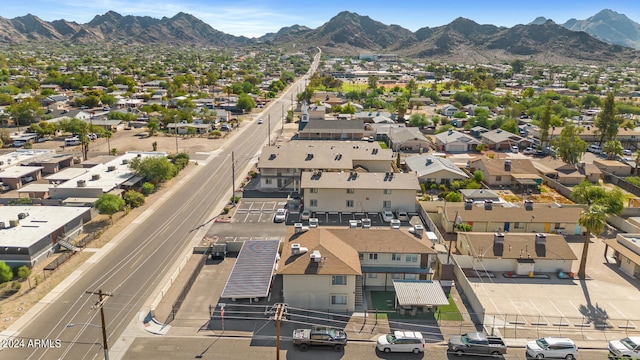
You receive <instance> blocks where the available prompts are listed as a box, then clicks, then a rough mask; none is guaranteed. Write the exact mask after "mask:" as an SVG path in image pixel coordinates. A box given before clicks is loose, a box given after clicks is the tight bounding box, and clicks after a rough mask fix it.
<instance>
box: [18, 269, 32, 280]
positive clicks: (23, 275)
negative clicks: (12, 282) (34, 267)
mask: <svg viewBox="0 0 640 360" xmlns="http://www.w3.org/2000/svg"><path fill="white" fill-rule="evenodd" d="M29 275H31V269H29V267H28V266H26V265H22V266H19V267H18V268H16V276H17V277H18V279H21V280H26V279H27V278H28V277H29Z"/></svg>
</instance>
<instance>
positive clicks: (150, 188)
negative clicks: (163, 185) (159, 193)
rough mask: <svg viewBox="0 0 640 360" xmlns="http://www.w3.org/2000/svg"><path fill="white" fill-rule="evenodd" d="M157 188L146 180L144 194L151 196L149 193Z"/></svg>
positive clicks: (143, 187)
mask: <svg viewBox="0 0 640 360" xmlns="http://www.w3.org/2000/svg"><path fill="white" fill-rule="evenodd" d="M155 189H156V187H155V186H154V185H153V184H152V183H150V182H145V183H144V184H142V194H143V195H144V196H149V194H151V193H152V192H153V190H155Z"/></svg>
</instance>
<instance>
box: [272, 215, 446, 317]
mask: <svg viewBox="0 0 640 360" xmlns="http://www.w3.org/2000/svg"><path fill="white" fill-rule="evenodd" d="M286 239H287V240H286V241H285V245H284V246H283V248H282V256H281V260H280V261H279V263H278V269H277V274H279V275H282V282H283V297H284V301H285V302H287V303H288V304H289V305H291V306H295V307H301V308H306V309H324V310H326V309H329V310H330V311H347V312H348V311H353V310H354V309H355V307H356V306H361V305H362V304H363V300H362V299H363V293H364V290H365V289H366V288H368V289H378V290H387V291H390V290H391V289H392V285H393V281H394V280H405V279H406V280H417V279H426V280H428V279H431V275H432V270H431V268H430V265H431V264H432V263H433V262H434V260H435V251H434V250H433V249H432V248H431V245H432V243H431V242H430V241H428V240H424V239H419V238H416V237H414V236H413V235H410V234H408V233H406V232H404V231H399V230H374V229H367V230H365V229H336V228H315V229H309V230H308V231H303V232H296V230H295V229H292V228H289V229H288V231H287V235H286Z"/></svg>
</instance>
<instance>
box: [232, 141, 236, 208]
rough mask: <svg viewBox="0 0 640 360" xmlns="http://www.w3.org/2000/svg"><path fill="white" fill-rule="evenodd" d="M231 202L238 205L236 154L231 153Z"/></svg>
mask: <svg viewBox="0 0 640 360" xmlns="http://www.w3.org/2000/svg"><path fill="white" fill-rule="evenodd" d="M231 202H232V204H233V206H235V205H236V160H235V157H234V152H233V151H232V152H231Z"/></svg>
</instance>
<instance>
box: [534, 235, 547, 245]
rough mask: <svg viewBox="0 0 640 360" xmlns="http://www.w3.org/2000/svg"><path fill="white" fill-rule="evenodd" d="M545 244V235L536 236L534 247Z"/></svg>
mask: <svg viewBox="0 0 640 360" xmlns="http://www.w3.org/2000/svg"><path fill="white" fill-rule="evenodd" d="M546 242H547V236H546V235H545V234H536V246H538V245H545V244H546Z"/></svg>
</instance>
